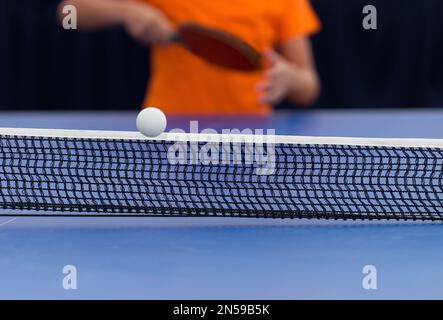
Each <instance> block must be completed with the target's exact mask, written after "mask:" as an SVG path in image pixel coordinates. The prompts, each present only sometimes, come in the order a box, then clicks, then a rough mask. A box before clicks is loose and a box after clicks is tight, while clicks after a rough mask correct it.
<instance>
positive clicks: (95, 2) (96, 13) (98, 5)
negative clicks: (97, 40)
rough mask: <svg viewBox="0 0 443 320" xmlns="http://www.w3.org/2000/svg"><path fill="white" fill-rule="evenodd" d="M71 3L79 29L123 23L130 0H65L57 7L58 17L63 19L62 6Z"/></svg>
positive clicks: (98, 27)
mask: <svg viewBox="0 0 443 320" xmlns="http://www.w3.org/2000/svg"><path fill="white" fill-rule="evenodd" d="M67 5H72V6H74V7H75V8H76V9H77V24H78V27H79V28H80V29H85V30H89V29H100V28H105V27H111V26H116V25H121V24H123V23H124V19H125V15H126V11H127V9H128V7H129V6H130V5H131V1H130V0H65V1H62V2H61V3H60V5H59V7H58V17H59V19H60V20H61V19H63V16H64V13H63V8H64V7H65V6H67Z"/></svg>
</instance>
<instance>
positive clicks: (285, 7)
mask: <svg viewBox="0 0 443 320" xmlns="http://www.w3.org/2000/svg"><path fill="white" fill-rule="evenodd" d="M67 4H71V5H74V6H75V7H76V8H77V12H78V25H79V28H80V29H85V30H88V29H97V28H104V27H109V26H115V25H122V26H124V27H125V28H126V30H127V31H128V33H129V34H130V35H131V36H132V37H133V38H134V39H136V40H138V41H140V42H141V43H144V44H146V45H149V46H152V48H153V51H152V76H151V82H150V86H149V92H148V94H147V96H146V99H145V105H146V106H157V107H159V108H161V109H162V110H163V111H165V112H166V114H168V115H172V114H191V113H194V114H195V113H198V114H212V115H214V114H221V115H227V114H231V115H232V114H236V115H266V114H268V113H270V112H271V110H272V105H275V104H277V103H279V102H280V101H281V100H283V99H284V98H288V99H289V100H291V101H292V102H294V103H296V104H298V105H309V104H311V103H312V102H313V101H314V100H315V98H316V97H317V95H318V92H319V80H318V76H317V73H316V70H315V66H314V62H313V57H312V51H311V48H310V42H309V39H308V36H309V35H310V34H312V33H314V32H316V31H317V30H318V29H319V27H320V23H319V21H318V19H317V17H316V15H315V13H314V12H313V10H312V8H311V6H310V4H309V1H308V0H272V1H270V0H236V1H231V0H137V1H135V0H66V1H64V2H62V3H61V5H60V10H59V12H60V16H62V13H61V12H62V10H61V8H62V7H63V6H64V5H67ZM188 21H192V22H195V23H200V24H202V25H206V26H209V27H212V28H217V29H221V30H224V31H227V32H229V33H232V34H234V35H236V36H238V37H240V38H242V39H243V40H245V41H246V42H248V43H249V44H251V45H252V46H253V47H255V48H256V49H258V50H259V51H261V52H263V54H264V55H265V57H266V59H267V69H266V70H265V71H264V72H254V73H244V72H239V71H235V70H228V69H223V68H220V67H218V66H214V65H211V64H208V63H207V62H205V61H203V60H201V59H200V58H198V57H196V56H194V55H193V54H192V53H190V52H188V51H187V50H186V49H184V48H182V47H181V46H179V45H177V44H171V43H168V39H169V38H170V37H171V34H173V32H174V28H175V27H176V26H178V25H179V24H181V23H183V22H188Z"/></svg>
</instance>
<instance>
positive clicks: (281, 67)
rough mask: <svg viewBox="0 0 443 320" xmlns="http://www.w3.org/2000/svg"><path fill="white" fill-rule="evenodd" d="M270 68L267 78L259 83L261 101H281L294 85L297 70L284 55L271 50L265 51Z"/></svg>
mask: <svg viewBox="0 0 443 320" xmlns="http://www.w3.org/2000/svg"><path fill="white" fill-rule="evenodd" d="M265 58H266V59H267V63H268V65H269V68H268V69H267V70H266V71H265V79H264V81H263V82H261V83H259V84H258V85H257V91H258V92H259V95H260V96H259V101H260V103H263V104H270V105H276V104H278V103H280V102H281V101H282V100H283V99H284V98H286V96H287V95H288V93H289V92H290V90H291V88H292V87H293V86H294V81H295V80H296V78H297V77H296V74H295V73H296V72H297V70H296V69H295V68H294V66H293V65H292V64H291V63H290V62H288V61H286V59H285V58H284V57H282V56H281V55H280V54H278V53H277V52H275V51H274V50H269V51H267V52H266V53H265Z"/></svg>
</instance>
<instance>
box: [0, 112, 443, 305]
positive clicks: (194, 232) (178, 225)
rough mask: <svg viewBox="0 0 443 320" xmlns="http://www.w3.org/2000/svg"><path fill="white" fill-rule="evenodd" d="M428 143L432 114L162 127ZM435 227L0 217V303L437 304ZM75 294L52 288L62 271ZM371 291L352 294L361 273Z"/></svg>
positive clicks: (182, 122) (126, 118) (109, 126)
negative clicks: (371, 278) (70, 275)
mask: <svg viewBox="0 0 443 320" xmlns="http://www.w3.org/2000/svg"><path fill="white" fill-rule="evenodd" d="M135 117H136V113H135V112H121V113H106V112H105V113H101V112H100V113H98V112H97V113H79V112H58V113H55V112H52V113H49V112H48V113H2V114H1V116H0V127H23V128H51V129H93V130H117V131H126V130H135ZM191 119H192V120H198V121H199V127H200V129H204V128H207V127H210V128H215V129H223V128H226V129H228V128H239V129H242V128H251V129H254V128H269V129H276V133H277V134H285V135H303V136H336V137H374V138H439V139H443V126H442V124H443V112H441V111H433V110H412V111H390V110H373V111H352V112H349V111H302V112H294V113H289V112H286V113H285V112H283V113H276V114H275V115H274V116H272V117H270V118H266V119H261V118H251V117H247V118H246V117H245V118H236V119H232V118H205V117H192V118H173V119H169V124H168V129H172V128H182V129H185V130H189V120H191ZM442 240H443V226H442V225H441V224H440V223H421V222H382V221H379V222H361V221H346V222H340V221H338V222H337V221H325V220H323V221H322V220H319V221H312V220H258V219H241V218H164V217H162V218H145V217H142V218H127V217H126V218H120V217H97V218H95V217H94V218H91V217H50V218H49V217H1V218H0V243H1V246H0V298H1V299H17V298H18V299H22V298H24V299H390V298H397V299H412V298H414V299H434V298H439V299H441V298H443V251H442V250H441V248H442V244H441V242H442ZM66 265H73V266H75V267H76V270H77V289H75V290H65V289H64V288H63V286H62V283H63V278H64V277H65V274H63V267H64V266H66ZM367 265H372V266H375V267H376V270H377V289H375V290H374V289H372V290H366V289H364V288H363V286H362V281H363V279H364V277H365V274H363V272H362V270H363V268H364V266H367Z"/></svg>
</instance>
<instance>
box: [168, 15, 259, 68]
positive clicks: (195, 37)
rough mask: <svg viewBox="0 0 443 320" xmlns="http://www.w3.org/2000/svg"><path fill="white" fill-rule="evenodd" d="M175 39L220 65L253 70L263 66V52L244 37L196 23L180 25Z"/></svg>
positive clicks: (174, 36) (202, 56) (172, 40)
mask: <svg viewBox="0 0 443 320" xmlns="http://www.w3.org/2000/svg"><path fill="white" fill-rule="evenodd" d="M171 42H175V43H180V44H182V45H183V46H184V47H185V48H187V49H188V50H189V51H191V52H192V53H194V54H195V55H197V56H199V57H200V58H202V59H204V60H206V61H207V62H210V63H213V64H216V65H218V66H221V67H224V68H229V69H235V70H239V71H245V72H252V71H258V70H260V69H262V68H263V66H262V55H261V54H260V53H259V52H258V51H257V50H256V49H254V48H253V47H252V46H250V45H249V44H248V43H246V42H245V41H243V40H242V39H240V38H238V37H236V36H234V35H232V34H229V33H227V32H224V31H220V30H217V29H212V28H208V27H205V26H202V25H199V24H196V23H191V22H189V23H184V24H182V25H180V26H179V28H178V30H177V32H176V34H174V35H173V36H172V38H171Z"/></svg>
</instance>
